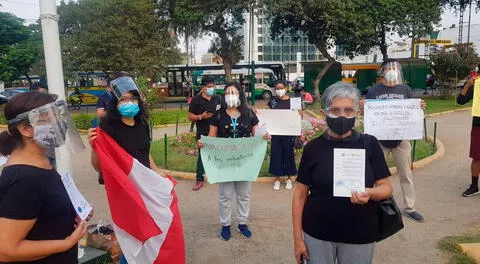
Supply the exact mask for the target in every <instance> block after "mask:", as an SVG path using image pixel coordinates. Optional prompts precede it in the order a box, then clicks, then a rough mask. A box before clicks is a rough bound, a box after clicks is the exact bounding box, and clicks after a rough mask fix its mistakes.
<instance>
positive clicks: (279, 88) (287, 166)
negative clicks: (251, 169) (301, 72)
mask: <svg viewBox="0 0 480 264" xmlns="http://www.w3.org/2000/svg"><path fill="white" fill-rule="evenodd" d="M274 87H275V93H276V94H277V97H274V98H272V100H270V101H269V102H268V104H267V106H268V107H269V108H270V109H290V97H289V96H288V95H287V85H286V83H285V82H284V81H282V80H278V81H276V82H275V86H274ZM294 150H295V149H294V137H292V136H272V145H271V151H270V167H269V169H268V172H269V173H270V174H271V175H273V176H275V181H274V183H273V189H274V190H275V191H278V190H280V177H282V176H287V177H288V178H287V181H286V182H285V189H287V190H290V189H292V186H293V185H292V180H291V178H290V177H291V176H294V175H296V174H297V166H296V164H295V152H294Z"/></svg>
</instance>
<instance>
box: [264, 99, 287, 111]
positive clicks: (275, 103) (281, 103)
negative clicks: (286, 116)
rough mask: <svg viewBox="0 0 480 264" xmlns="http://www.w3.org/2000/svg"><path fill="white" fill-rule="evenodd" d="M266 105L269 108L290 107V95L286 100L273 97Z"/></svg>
mask: <svg viewBox="0 0 480 264" xmlns="http://www.w3.org/2000/svg"><path fill="white" fill-rule="evenodd" d="M267 106H268V107H269V108H271V109H290V97H289V98H288V99H287V100H282V99H280V98H277V97H274V98H273V99H272V100H270V101H269V102H268V103H267Z"/></svg>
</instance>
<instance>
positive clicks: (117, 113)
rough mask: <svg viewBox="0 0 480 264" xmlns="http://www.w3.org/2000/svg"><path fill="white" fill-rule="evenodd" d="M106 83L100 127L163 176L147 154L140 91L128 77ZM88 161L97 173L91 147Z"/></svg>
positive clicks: (91, 134)
mask: <svg viewBox="0 0 480 264" xmlns="http://www.w3.org/2000/svg"><path fill="white" fill-rule="evenodd" d="M110 86H111V90H112V94H113V96H112V98H111V100H110V101H109V105H108V107H107V114H106V116H105V118H104V119H103V120H102V122H101V123H100V128H101V129H102V130H103V131H105V132H106V133H107V134H108V135H109V136H110V137H112V138H113V140H115V141H116V142H117V143H118V145H119V146H120V147H122V148H123V149H124V150H125V151H126V152H127V153H128V154H130V155H131V156H132V157H133V158H135V159H137V160H138V161H139V162H140V163H141V164H142V165H143V166H145V167H147V168H149V169H152V170H154V171H156V172H157V173H158V174H159V175H160V176H163V173H162V172H161V171H160V169H159V168H158V167H157V165H156V164H155V162H154V160H153V157H152V155H151V154H150V148H151V140H152V139H151V136H150V128H149V125H148V122H147V120H148V113H147V109H146V106H145V103H144V102H143V100H142V97H141V94H140V90H139V89H138V87H137V85H136V84H135V82H134V81H133V79H132V78H131V77H129V76H122V77H119V78H116V79H114V80H112V81H111V82H110ZM96 135H97V131H96V128H92V129H90V130H89V135H88V136H89V142H90V145H92V144H93V141H94V140H95V138H96ZM91 162H92V166H93V168H94V169H95V170H96V171H98V172H100V170H101V166H100V164H101V160H99V158H98V156H97V153H96V152H95V150H93V148H92V156H91ZM120 263H121V264H125V263H127V261H126V259H125V257H124V256H122V257H121V259H120Z"/></svg>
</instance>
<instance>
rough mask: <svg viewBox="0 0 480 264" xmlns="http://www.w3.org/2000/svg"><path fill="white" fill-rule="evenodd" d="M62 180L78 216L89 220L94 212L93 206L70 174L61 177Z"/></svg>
mask: <svg viewBox="0 0 480 264" xmlns="http://www.w3.org/2000/svg"><path fill="white" fill-rule="evenodd" d="M61 179H62V182H63V185H64V186H65V189H66V190H67V193H68V197H70V201H71V202H72V205H73V207H74V208H75V211H77V214H78V216H79V217H80V218H81V219H82V220H85V219H87V217H88V215H89V214H90V212H91V211H92V209H93V208H92V206H91V205H90V204H89V203H88V202H87V200H86V199H85V197H83V195H82V194H81V193H80V191H79V190H78V188H77V186H76V185H75V182H74V181H73V179H72V176H71V175H70V173H68V172H66V173H63V174H62V175H61Z"/></svg>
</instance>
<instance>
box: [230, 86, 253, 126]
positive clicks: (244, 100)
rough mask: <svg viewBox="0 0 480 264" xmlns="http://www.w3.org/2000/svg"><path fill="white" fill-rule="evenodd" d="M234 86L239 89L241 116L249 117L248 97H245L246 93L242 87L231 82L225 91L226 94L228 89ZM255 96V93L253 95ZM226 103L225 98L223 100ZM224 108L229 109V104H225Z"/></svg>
mask: <svg viewBox="0 0 480 264" xmlns="http://www.w3.org/2000/svg"><path fill="white" fill-rule="evenodd" d="M230 86H233V87H235V88H237V90H238V95H239V96H240V106H239V107H238V110H239V111H240V114H241V115H242V116H245V117H246V116H248V106H247V97H246V96H245V91H244V90H243V88H242V86H241V85H240V84H239V83H238V82H230V83H227V84H226V85H225V87H224V88H223V90H224V91H225V92H226V91H227V88H228V87H230ZM252 96H253V93H252ZM223 100H224V101H225V97H224V98H223ZM223 105H224V108H225V109H227V104H226V103H225V102H224V104H223Z"/></svg>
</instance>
